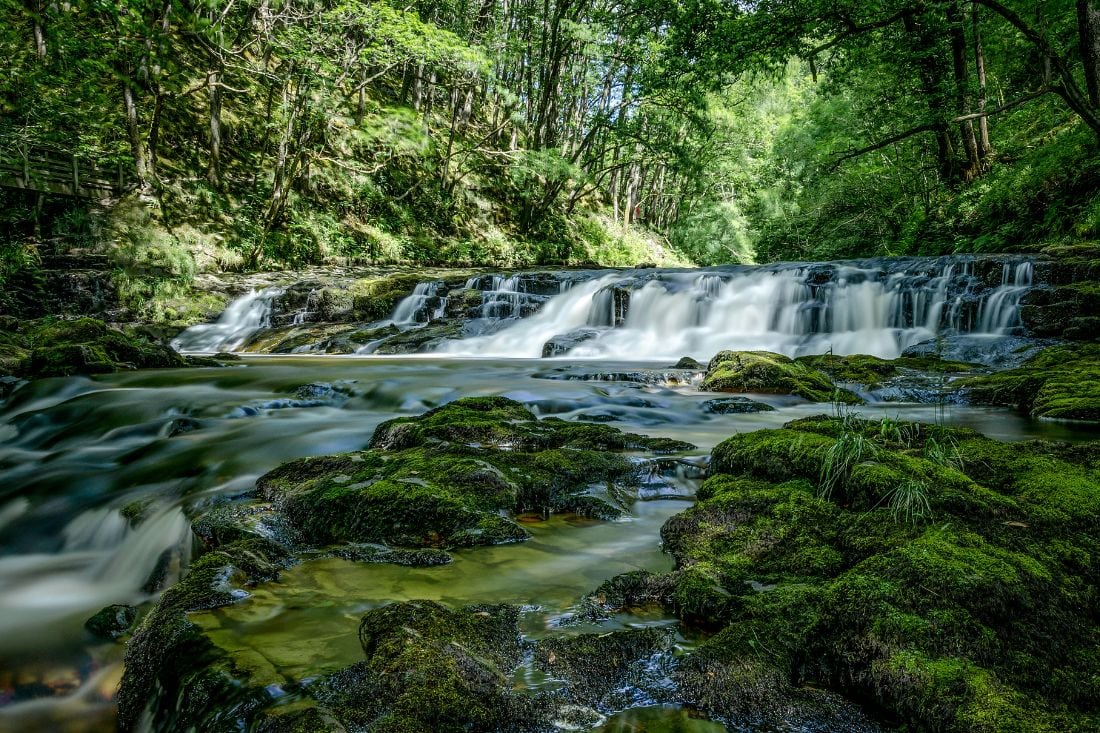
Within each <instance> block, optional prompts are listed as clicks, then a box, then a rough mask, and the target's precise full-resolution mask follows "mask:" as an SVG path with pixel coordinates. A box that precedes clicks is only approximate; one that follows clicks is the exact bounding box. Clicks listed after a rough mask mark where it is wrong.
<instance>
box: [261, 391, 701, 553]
mask: <svg viewBox="0 0 1100 733" xmlns="http://www.w3.org/2000/svg"><path fill="white" fill-rule="evenodd" d="M689 447H690V446H689V445H688V444H686V443H680V442H677V441H669V440H667V439H650V438H646V437H644V436H640V435H634V434H631V433H623V432H621V431H619V430H617V429H615V428H613V427H609V426H607V425H603V424H588V423H572V422H565V421H563V420H557V419H547V420H537V419H536V418H535V416H534V415H533V414H532V413H531V412H530V411H528V410H527V409H526V408H525V407H523V405H521V404H520V403H518V402H515V401H513V400H509V399H505V398H501V397H485V398H467V399H462V400H457V401H455V402H452V403H450V404H448V405H445V406H443V407H440V408H437V409H435V410H431V411H429V412H428V413H426V414H424V415H422V416H420V417H416V418H398V419H395V420H391V421H389V422H386V423H383V424H382V425H380V426H379V427H378V429H377V430H376V431H375V434H374V437H373V438H372V440H371V443H370V448H369V449H368V450H366V451H362V452H359V453H353V454H347V455H343V456H329V457H324V458H314V459H305V460H301V461H294V462H291V463H288V464H285V465H283V466H281V467H280V468H278V469H276V470H274V471H272V472H271V473H269V474H267V475H266V476H264V477H262V478H261V479H260V481H259V484H258V486H259V489H260V490H261V492H262V493H263V495H264V496H265V498H267V499H268V500H269V501H271V502H273V503H274V504H275V506H276V507H277V508H278V510H279V511H280V512H282V513H283V514H284V515H285V516H286V517H287V518H288V519H289V520H290V522H291V524H292V525H293V526H294V527H295V528H296V529H298V530H299V531H301V532H302V534H303V535H304V536H305V538H306V540H307V541H308V542H309V543H311V544H316V545H323V544H329V543H340V542H385V543H390V544H395V545H402V546H410V547H443V548H451V547H464V546H471V545H487V544H498V543H503V542H515V541H519V540H523V539H526V537H527V533H526V532H525V531H524V530H523V529H522V528H521V527H519V526H518V525H517V524H515V523H514V522H513V521H512V520H511V519H510V518H509V516H510V514H511V513H514V512H528V511H530V512H540V513H543V514H549V513H552V512H564V511H572V512H576V513H579V514H585V515H590V516H595V517H598V518H613V517H617V516H619V515H620V514H621V513H622V502H623V501H624V499H627V498H628V496H627V493H626V490H627V489H628V488H629V487H631V486H632V485H634V483H635V482H636V480H637V478H638V471H639V465H638V464H637V463H636V462H635V461H632V460H631V459H630V458H628V457H627V456H624V455H622V454H621V453H620V452H619V451H623V450H628V449H637V450H645V449H648V450H652V451H657V452H668V451H673V450H684V449H686V448H689Z"/></svg>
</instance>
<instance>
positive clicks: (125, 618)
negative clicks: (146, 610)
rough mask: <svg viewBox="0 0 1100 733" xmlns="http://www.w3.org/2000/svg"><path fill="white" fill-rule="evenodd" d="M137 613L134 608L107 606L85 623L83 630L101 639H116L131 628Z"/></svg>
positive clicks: (117, 605)
mask: <svg viewBox="0 0 1100 733" xmlns="http://www.w3.org/2000/svg"><path fill="white" fill-rule="evenodd" d="M137 613H138V610H137V608H135V607H134V606H125V605H119V604H116V605H113V606H107V607H106V608H103V609H101V610H100V611H99V612H98V613H96V615H94V616H92V617H91V618H90V619H88V620H87V621H85V622H84V628H86V629H87V630H88V631H89V632H91V633H92V634H93V635H94V636H98V637H100V638H101V639H112V640H113V639H117V638H119V637H120V636H123V635H125V634H126V633H127V632H128V631H129V630H130V628H131V627H133V625H134V622H135V621H137Z"/></svg>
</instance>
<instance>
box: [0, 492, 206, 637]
mask: <svg viewBox="0 0 1100 733" xmlns="http://www.w3.org/2000/svg"><path fill="white" fill-rule="evenodd" d="M61 537H62V540H63V541H62V544H61V547H60V549H59V550H58V551H57V552H54V553H46V552H43V553H33V554H16V555H9V556H7V557H4V558H0V587H2V588H3V589H4V592H3V593H2V594H0V654H3V653H4V652H5V651H7V650H9V649H11V648H13V647H18V646H20V645H22V644H34V643H35V638H36V637H37V636H38V635H48V634H50V633H51V631H50V629H51V625H53V624H55V623H57V622H58V620H60V619H65V618H70V617H74V616H75V617H77V618H87V617H88V616H91V615H92V614H93V613H95V612H96V611H97V610H99V609H100V608H102V607H103V606H106V605H108V604H110V603H132V602H135V601H138V600H141V599H143V598H144V597H146V596H147V595H148V594H147V593H144V592H143V591H142V586H143V585H144V584H145V582H146V580H147V579H148V578H149V577H150V575H151V574H152V573H153V571H154V570H155V569H156V568H157V566H158V563H161V562H163V560H162V556H164V554H165V553H166V552H174V553H175V561H174V569H175V570H176V571H177V572H178V571H179V570H180V569H182V568H183V567H185V566H186V563H187V562H188V560H189V555H190V548H191V527H190V523H189V522H188V520H187V518H186V517H185V516H184V514H183V512H182V511H180V509H179V508H178V507H174V506H172V507H165V508H162V509H161V510H160V511H158V512H156V513H154V514H153V515H152V516H150V517H149V518H147V519H146V520H145V521H144V522H142V523H141V525H140V526H139V527H137V528H136V529H134V528H132V527H130V526H129V524H128V522H127V521H126V520H125V519H124V518H123V517H122V516H121V514H120V513H119V511H118V510H117V509H114V508H100V509H91V510H88V511H86V512H84V513H82V514H79V515H77V516H76V517H75V518H74V519H73V520H72V521H70V523H69V524H68V525H67V526H66V527H65V528H64V529H63V530H62V532H61ZM16 633H17V634H18V635H19V636H18V637H17V638H13V637H12V634H16Z"/></svg>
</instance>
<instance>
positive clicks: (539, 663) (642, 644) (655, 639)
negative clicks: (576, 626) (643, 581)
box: [534, 628, 672, 710]
mask: <svg viewBox="0 0 1100 733" xmlns="http://www.w3.org/2000/svg"><path fill="white" fill-rule="evenodd" d="M671 646H672V636H671V633H670V632H669V631H668V630H667V629H657V628H645V629H630V630H625V631H613V632H611V633H609V634H577V635H569V636H564V635H559V636H553V637H549V638H547V639H543V640H542V641H540V642H539V643H538V646H537V647H536V648H535V654H534V657H535V659H534V661H535V666H536V667H538V668H539V669H541V670H543V671H544V672H546V673H547V674H550V675H552V676H553V677H555V678H557V679H560V680H563V681H565V682H566V684H567V685H568V689H567V690H566V691H565V694H566V695H567V696H568V697H569V699H570V700H571V701H572V702H574V703H580V704H582V705H591V706H596V707H598V708H600V709H603V710H617V709H621V708H623V707H628V706H629V705H630V703H631V702H632V700H631V697H632V696H634V695H638V694H644V692H643V691H648V692H650V693H654V692H657V693H658V694H661V692H660V691H659V690H658V688H659V687H660V686H661V685H662V682H663V679H662V678H663V671H664V670H663V669H662V665H661V664H660V662H659V661H658V660H656V659H655V657H657V656H658V655H659V654H660V653H661V652H666V651H668V650H669V649H670V648H671ZM668 692H669V691H668V690H664V691H663V694H665V695H667V694H668Z"/></svg>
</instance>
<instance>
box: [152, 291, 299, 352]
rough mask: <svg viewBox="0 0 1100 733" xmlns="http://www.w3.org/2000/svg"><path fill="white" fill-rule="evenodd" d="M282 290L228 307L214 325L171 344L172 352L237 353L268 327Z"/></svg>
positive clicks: (259, 293) (191, 330)
mask: <svg viewBox="0 0 1100 733" xmlns="http://www.w3.org/2000/svg"><path fill="white" fill-rule="evenodd" d="M284 292H285V291H284V289H283V288H265V289H264V290H253V291H251V292H250V293H248V294H247V295H245V296H243V297H240V298H237V299H236V300H234V301H233V302H231V303H230V304H229V306H228V307H227V308H226V309H225V312H224V313H222V314H221V316H220V317H219V318H218V320H217V321H215V322H214V323H202V324H199V325H197V326H191V328H188V329H187V330H186V331H184V332H183V333H181V334H180V335H179V336H177V337H176V338H175V339H174V340H173V341H172V348H174V349H176V350H177V351H180V352H183V353H216V352H221V351H237V350H239V349H240V348H241V347H243V346H244V345H245V344H247V343H248V340H249V338H251V337H252V335H253V334H255V333H256V332H257V331H260V330H262V329H264V328H269V327H270V326H271V307H272V303H273V302H274V301H275V299H276V298H278V297H279V296H280V295H282V294H283V293H284Z"/></svg>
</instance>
